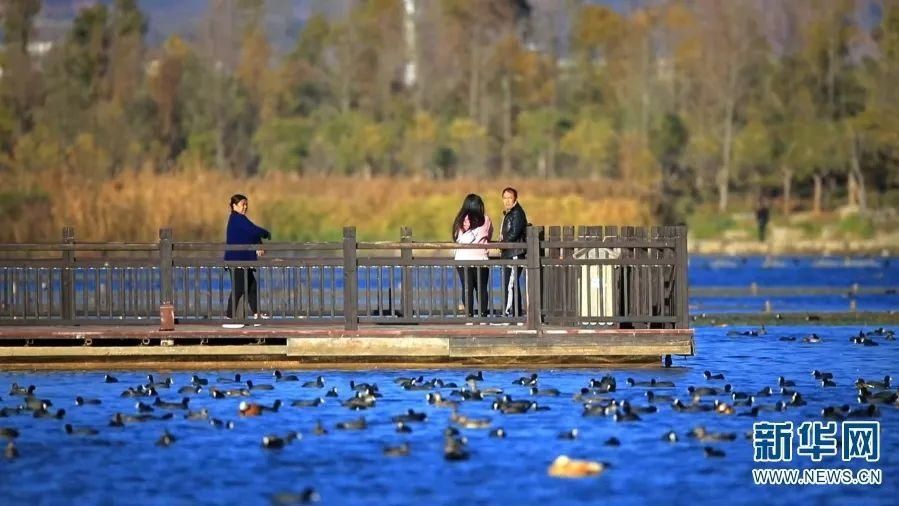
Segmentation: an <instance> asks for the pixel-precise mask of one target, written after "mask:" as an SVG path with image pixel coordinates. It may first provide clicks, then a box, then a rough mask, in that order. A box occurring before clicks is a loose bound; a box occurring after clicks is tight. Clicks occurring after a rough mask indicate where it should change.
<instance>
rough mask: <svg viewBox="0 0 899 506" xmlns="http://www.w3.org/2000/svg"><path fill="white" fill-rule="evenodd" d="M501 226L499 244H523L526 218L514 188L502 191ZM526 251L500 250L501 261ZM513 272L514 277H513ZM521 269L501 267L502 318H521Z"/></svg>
mask: <svg viewBox="0 0 899 506" xmlns="http://www.w3.org/2000/svg"><path fill="white" fill-rule="evenodd" d="M503 215H504V217H503V226H502V230H501V237H500V241H501V242H521V243H523V242H525V231H526V230H527V226H528V217H527V215H525V214H524V209H522V208H521V204H519V203H518V191H517V190H516V189H515V188H511V187H509V188H506V189H504V190H503ZM526 253H527V249H525V248H515V249H504V250H502V255H501V256H502V258H503V259H521V258H524V257H525V254H526ZM513 271H514V275H513ZM521 271H522V269H521V267H518V266H515V267H503V314H504V316H521V315H522V314H524V312H523V311H522V309H521V307H522V305H521V286H520V285H521Z"/></svg>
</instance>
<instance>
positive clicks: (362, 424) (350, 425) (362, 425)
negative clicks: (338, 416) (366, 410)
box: [336, 417, 368, 430]
mask: <svg viewBox="0 0 899 506" xmlns="http://www.w3.org/2000/svg"><path fill="white" fill-rule="evenodd" d="M336 427H337V428H338V429H340V430H364V429H366V428H368V423H367V422H366V421H365V417H360V418H358V419H356V420H351V421H349V422H340V423H338V424H337V425H336Z"/></svg>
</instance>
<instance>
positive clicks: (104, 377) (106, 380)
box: [103, 374, 119, 383]
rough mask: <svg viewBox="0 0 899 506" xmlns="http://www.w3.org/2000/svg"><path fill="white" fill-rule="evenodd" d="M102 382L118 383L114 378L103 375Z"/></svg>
mask: <svg viewBox="0 0 899 506" xmlns="http://www.w3.org/2000/svg"><path fill="white" fill-rule="evenodd" d="M103 382H104V383H118V382H119V380H118V379H116V377H115V376H110V375H109V374H104V375H103Z"/></svg>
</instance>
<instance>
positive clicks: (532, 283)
mask: <svg viewBox="0 0 899 506" xmlns="http://www.w3.org/2000/svg"><path fill="white" fill-rule="evenodd" d="M542 231H543V227H533V226H531V227H528V228H527V236H526V240H527V251H528V254H527V267H526V269H527V271H526V272H527V280H528V291H527V294H528V306H527V314H528V328H529V329H531V330H537V329H539V328H540V325H541V323H542V322H543V304H542V301H541V300H540V286H541V281H540V234H541V232H542ZM513 275H514V274H513Z"/></svg>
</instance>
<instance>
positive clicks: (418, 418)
mask: <svg viewBox="0 0 899 506" xmlns="http://www.w3.org/2000/svg"><path fill="white" fill-rule="evenodd" d="M427 418H428V415H427V414H426V413H416V412H415V411H414V410H412V409H410V410H409V411H407V412H406V413H403V414H402V415H396V416H394V417H392V418H391V421H393V422H423V421H425V420H427Z"/></svg>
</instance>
